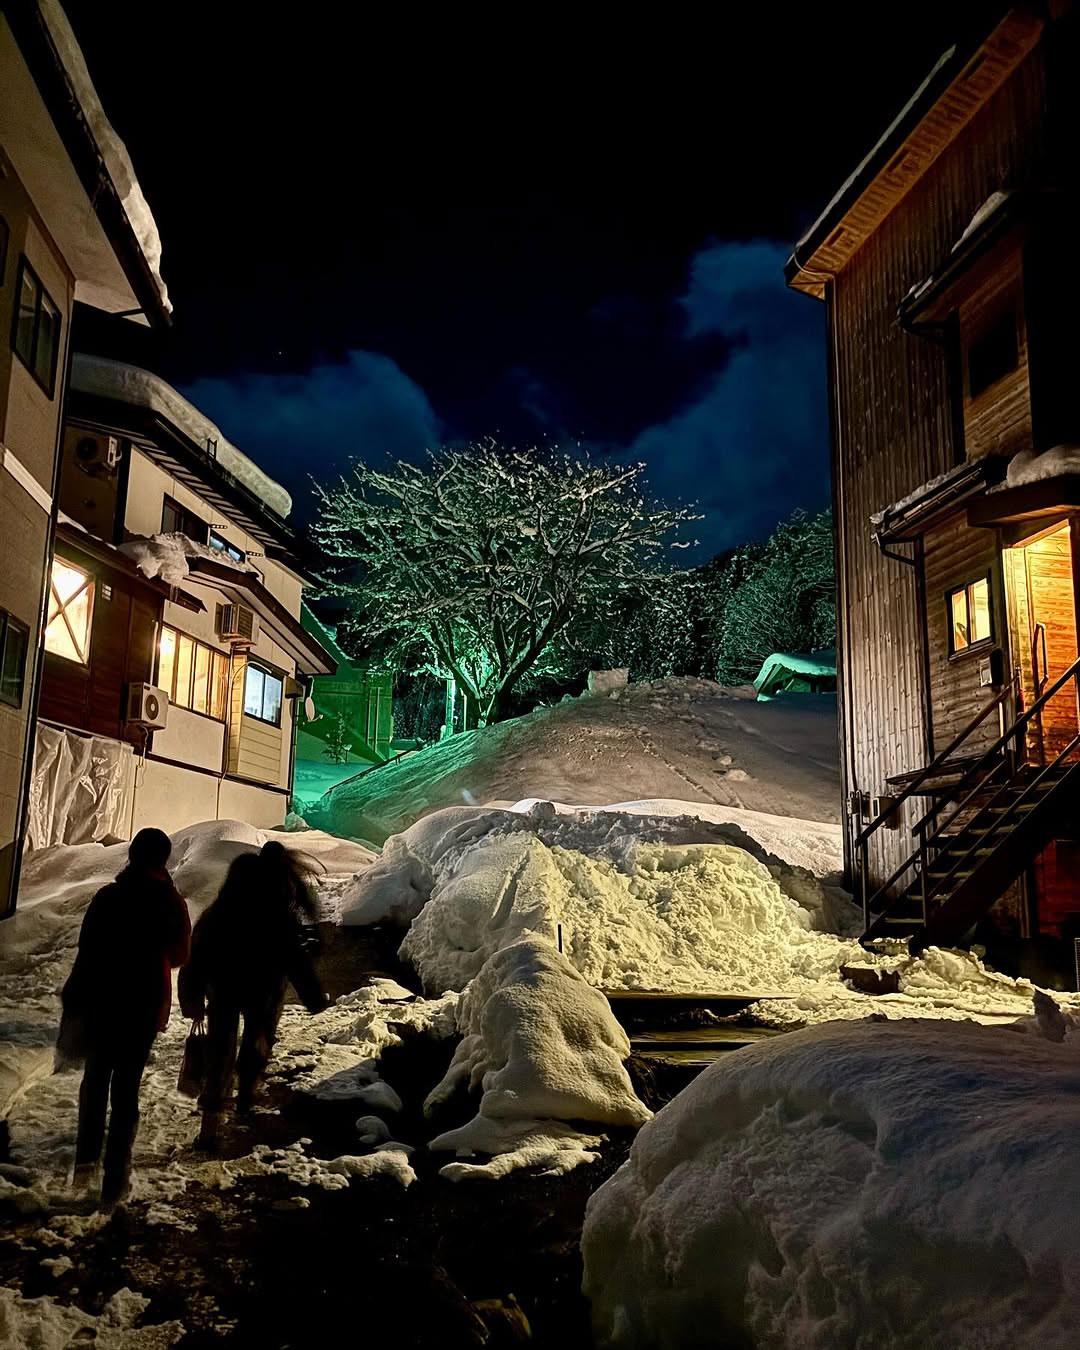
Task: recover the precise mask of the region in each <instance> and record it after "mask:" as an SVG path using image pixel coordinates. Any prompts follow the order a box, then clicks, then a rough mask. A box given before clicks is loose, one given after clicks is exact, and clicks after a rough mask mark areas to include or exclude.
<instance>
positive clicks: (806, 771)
mask: <svg viewBox="0 0 1080 1350" xmlns="http://www.w3.org/2000/svg"><path fill="white" fill-rule="evenodd" d="M614 692H615V693H616V694H618V695H619V697H618V698H617V699H616V698H613V697H600V696H592V697H585V698H580V699H572V700H570V701H569V702H566V703H561V704H559V705H558V706H557V707H554V708H538V709H537V710H536V711H535V712H533V713H530V714H528V715H527V716H525V717H519V718H516V719H514V720H512V721H509V722H500V723H498V724H497V725H495V726H491V727H485V728H483V729H481V730H478V731H472V732H467V733H465V734H463V735H458V736H451V737H448V738H447V739H446V740H443V741H441V742H439V744H438V745H432V746H429V747H428V748H426V749H424V750H421V751H419V752H418V753H417V754H413V755H408V756H406V757H405V758H404V759H401V760H398V761H396V762H395V763H391V764H387V765H384V766H383V767H381V768H379V769H377V770H375V772H373V773H368V774H364V775H363V776H362V777H360V778H355V779H353V780H351V781H347V782H344V783H342V784H341V785H340V786H339V787H336V788H333V789H332V790H331V791H330V792H328V793H327V794H326V796H325V797H323V798H322V800H321V801H319V802H318V803H314V804H310V805H308V806H306V807H305V811H304V815H305V818H306V819H307V820H308V822H309V823H310V824H313V825H318V826H319V827H320V828H322V829H327V830H331V831H333V832H334V833H337V834H341V835H346V836H348V837H350V838H362V839H371V840H374V841H375V842H377V843H381V842H383V841H385V840H386V839H387V838H388V837H389V836H390V835H394V834H400V833H402V832H403V831H404V830H406V829H408V827H409V826H410V825H412V824H413V823H414V822H415V821H417V820H419V819H420V818H421V817H423V816H425V815H428V814H430V813H431V812H432V811H437V810H439V809H440V808H442V807H447V806H457V805H460V804H461V803H462V802H465V803H472V802H487V803H495V802H506V803H510V802H515V801H517V800H519V799H520V798H522V797H528V796H532V797H544V798H547V799H554V800H560V801H565V802H582V803H585V804H587V805H590V806H601V805H603V804H604V803H606V802H611V801H617V800H620V799H623V798H633V799H636V800H646V799H654V800H655V799H685V800H688V801H694V802H700V803H702V804H704V805H706V806H724V807H734V808H736V809H742V810H750V811H757V812H762V813H766V814H769V813H771V814H774V815H781V816H785V815H790V816H795V817H798V818H801V819H823V820H827V821H830V822H836V821H838V820H839V818H840V780H839V750H838V746H837V739H836V701H835V698H833V697H832V696H830V695H798V694H795V695H791V696H790V697H785V698H784V699H782V700H774V701H773V702H771V703H757V702H755V701H753V700H752V699H746V698H743V697H736V696H735V695H734V693H733V691H731V690H728V689H724V688H723V687H722V686H721V685H718V684H713V683H712V682H711V681H708V680H696V679H670V680H662V681H658V682H656V683H655V684H639V685H631V686H629V687H628V688H626V689H624V690H616V691H614Z"/></svg>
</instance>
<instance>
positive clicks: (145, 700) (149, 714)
mask: <svg viewBox="0 0 1080 1350" xmlns="http://www.w3.org/2000/svg"><path fill="white" fill-rule="evenodd" d="M168 714H169V696H168V694H167V693H166V692H165V690H164V689H157V688H155V687H154V685H152V684H129V685H128V687H127V716H126V717H125V719H124V720H125V721H126V722H133V723H135V724H136V725H138V726H142V727H146V728H147V729H148V730H151V731H152V730H154V729H155V728H156V729H158V730H160V729H161V728H162V727H163V726H164V725H165V721H166V719H167V717H168Z"/></svg>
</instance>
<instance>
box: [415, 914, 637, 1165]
mask: <svg viewBox="0 0 1080 1350" xmlns="http://www.w3.org/2000/svg"><path fill="white" fill-rule="evenodd" d="M457 1025H458V1030H459V1031H460V1033H461V1035H462V1040H461V1041H460V1042H459V1043H458V1046H457V1049H456V1051H455V1052H454V1058H453V1060H452V1062H451V1064H450V1067H449V1069H447V1071H446V1076H445V1077H444V1078H443V1080H442V1082H441V1083H440V1084H439V1086H438V1087H437V1088H435V1089H434V1091H433V1092H432V1093H431V1094H430V1095H429V1097H428V1099H427V1101H426V1102H425V1104H424V1110H425V1112H427V1113H428V1114H430V1113H431V1112H432V1111H433V1110H435V1109H436V1108H437V1107H438V1106H439V1105H440V1104H441V1103H442V1102H443V1101H445V1100H447V1099H448V1098H449V1097H451V1096H452V1095H453V1094H454V1092H455V1091H456V1089H457V1087H458V1085H459V1084H460V1083H461V1082H466V1083H467V1084H468V1086H469V1087H470V1088H476V1087H482V1088H483V1093H484V1095H483V1098H482V1100H481V1103H480V1114H481V1115H482V1116H484V1117H486V1118H488V1119H499V1118H502V1119H517V1120H521V1119H532V1120H537V1119H542V1118H544V1117H546V1116H551V1117H553V1118H555V1119H559V1120H589V1121H596V1122H597V1123H598V1124H605V1125H628V1126H637V1125H640V1124H641V1123H642V1122H643V1121H645V1120H647V1119H648V1118H649V1112H648V1111H647V1110H646V1109H645V1107H644V1106H642V1104H641V1102H639V1101H638V1099H637V1097H636V1096H635V1095H634V1090H633V1088H632V1087H631V1086H630V1080H629V1078H628V1077H627V1075H626V1070H625V1069H624V1068H623V1061H624V1060H626V1059H629V1057H630V1042H629V1040H628V1039H627V1036H626V1032H625V1031H623V1029H622V1027H621V1026H620V1025H619V1024H618V1022H616V1021H615V1019H614V1017H613V1016H612V1014H611V1009H610V1007H609V1006H608V1001H607V999H606V998H604V996H603V994H601V993H600V992H599V990H597V989H595V988H594V987H593V986H592V985H591V984H589V983H588V982H587V981H586V980H585V979H584V978H583V977H582V976H581V975H580V974H579V973H578V972H577V971H576V970H575V969H574V967H573V966H572V965H571V964H570V962H569V961H567V959H566V958H565V957H564V956H563V955H562V954H561V953H560V952H559V951H557V950H556V949H555V947H553V946H552V945H551V943H549V942H547V941H545V940H544V939H543V938H540V937H536V936H530V937H526V938H524V939H522V940H521V941H519V942H514V943H512V944H510V945H508V946H504V947H502V948H500V949H499V950H498V951H496V952H495V953H494V954H493V955H492V956H491V957H490V959H489V960H488V961H487V962H485V964H484V966H483V968H482V969H481V971H480V972H479V974H478V975H477V976H476V978H475V979H473V980H472V981H471V982H470V984H469V987H468V989H467V990H466V991H465V993H464V994H463V995H462V997H461V1000H460V1002H459V1003H458V1007H457ZM466 1128H467V1127H466ZM446 1138H447V1136H444V1137H443V1140H441V1141H440V1140H436V1141H435V1142H434V1143H433V1144H432V1147H433V1148H447V1147H453V1146H454V1145H453V1144H450V1143H447V1142H445V1140H446Z"/></svg>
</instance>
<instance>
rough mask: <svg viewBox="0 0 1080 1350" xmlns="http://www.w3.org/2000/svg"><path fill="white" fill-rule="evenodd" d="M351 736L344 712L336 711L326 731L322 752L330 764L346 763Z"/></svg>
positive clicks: (350, 746)
mask: <svg viewBox="0 0 1080 1350" xmlns="http://www.w3.org/2000/svg"><path fill="white" fill-rule="evenodd" d="M351 749H352V738H351V736H350V734H349V728H348V725H347V724H346V721H345V714H344V713H340V712H339V713H337V714H336V715H335V717H334V720H333V721H332V722H331V723H330V726H329V727H328V728H327V732H326V744H325V747H324V749H323V754H324V755H325V756H326V758H327V759H328V760H330V762H331V763H332V764H347V763H348V762H349V751H350V750H351Z"/></svg>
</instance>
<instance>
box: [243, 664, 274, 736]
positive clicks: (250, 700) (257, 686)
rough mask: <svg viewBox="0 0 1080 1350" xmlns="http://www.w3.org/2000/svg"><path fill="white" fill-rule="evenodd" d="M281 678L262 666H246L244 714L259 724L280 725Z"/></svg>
mask: <svg viewBox="0 0 1080 1350" xmlns="http://www.w3.org/2000/svg"><path fill="white" fill-rule="evenodd" d="M281 693H282V683H281V677H280V676H279V675H275V674H274V673H273V671H270V670H264V669H263V667H262V666H256V665H251V664H250V663H249V664H248V668H247V677H246V680H245V683H244V712H245V713H246V714H247V716H248V717H257V718H258V719H259V721H260V722H270V723H272V725H273V726H275V727H278V726H280V725H281Z"/></svg>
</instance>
